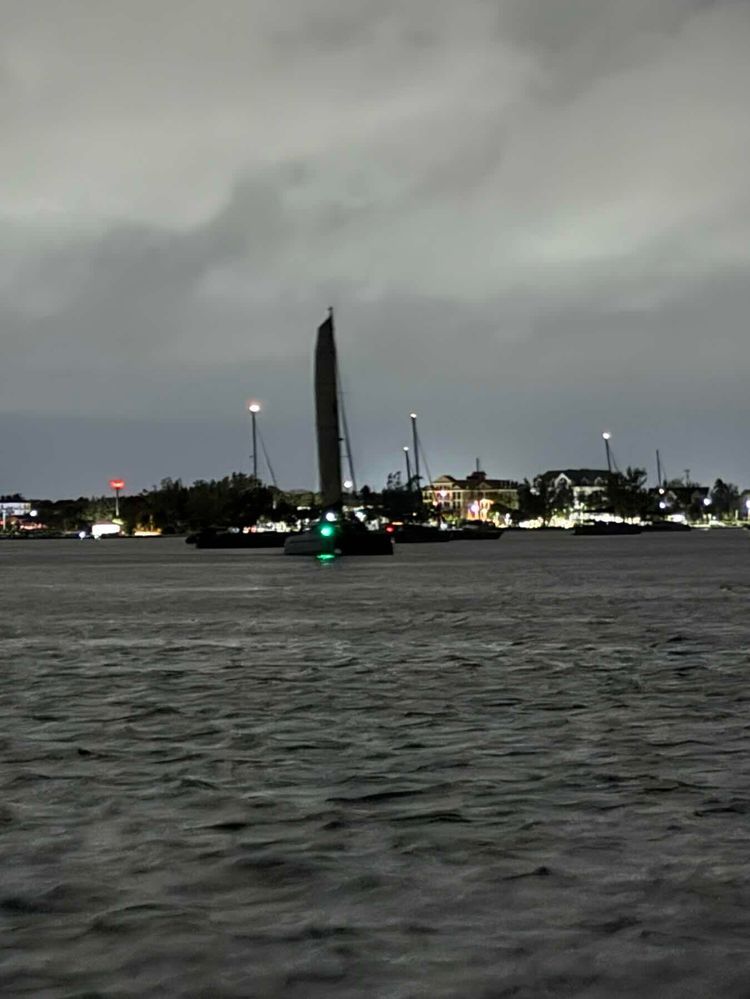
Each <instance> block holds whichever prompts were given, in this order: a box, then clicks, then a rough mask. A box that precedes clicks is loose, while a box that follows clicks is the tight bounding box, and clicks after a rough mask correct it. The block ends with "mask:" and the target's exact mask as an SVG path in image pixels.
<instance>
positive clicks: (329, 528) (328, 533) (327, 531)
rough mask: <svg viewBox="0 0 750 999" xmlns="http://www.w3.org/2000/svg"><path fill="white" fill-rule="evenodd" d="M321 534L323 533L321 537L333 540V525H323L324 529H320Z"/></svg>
mask: <svg viewBox="0 0 750 999" xmlns="http://www.w3.org/2000/svg"><path fill="white" fill-rule="evenodd" d="M320 533H321V535H322V536H323V537H324V538H332V537H333V525H332V524H323V525H322V527H321V528H320Z"/></svg>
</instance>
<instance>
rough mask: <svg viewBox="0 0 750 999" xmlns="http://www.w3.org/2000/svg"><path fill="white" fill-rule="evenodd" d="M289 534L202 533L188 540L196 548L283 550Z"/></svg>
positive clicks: (261, 532) (271, 532)
mask: <svg viewBox="0 0 750 999" xmlns="http://www.w3.org/2000/svg"><path fill="white" fill-rule="evenodd" d="M288 537H289V535H288V534H284V533H281V532H280V531H258V532H252V533H248V534H242V533H240V532H239V531H237V532H235V531H201V532H200V533H199V534H195V535H190V537H188V538H187V539H186V541H187V543H188V544H194V545H195V547H196V548H281V547H282V546H283V544H284V542H285V540H286V539H287V538H288Z"/></svg>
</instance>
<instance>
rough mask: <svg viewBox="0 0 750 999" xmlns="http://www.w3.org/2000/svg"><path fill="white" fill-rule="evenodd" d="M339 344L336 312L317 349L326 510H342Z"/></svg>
mask: <svg viewBox="0 0 750 999" xmlns="http://www.w3.org/2000/svg"><path fill="white" fill-rule="evenodd" d="M336 367H337V366H336V344H335V341H334V338H333V309H330V310H329V313H328V317H327V318H326V319H325V321H324V322H323V323H322V324H321V325H320V326H319V327H318V339H317V343H316V345H315V428H316V433H317V438H318V472H319V475H320V492H321V494H322V503H323V510H324V512H325V511H328V510H340V509H341V506H342V490H341V440H340V431H339V406H338V383H337V378H336Z"/></svg>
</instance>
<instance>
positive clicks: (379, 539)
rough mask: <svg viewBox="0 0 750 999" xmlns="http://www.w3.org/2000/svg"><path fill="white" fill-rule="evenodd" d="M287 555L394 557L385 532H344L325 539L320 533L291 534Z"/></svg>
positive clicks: (285, 550) (286, 542)
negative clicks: (335, 536)
mask: <svg viewBox="0 0 750 999" xmlns="http://www.w3.org/2000/svg"><path fill="white" fill-rule="evenodd" d="M284 554H285V555H348V556H352V555H393V541H392V540H391V538H390V535H388V534H386V533H385V532H384V531H346V530H345V531H342V532H341V533H340V534H339V536H338V537H337V538H335V539H333V538H323V537H321V535H320V534H319V532H318V531H302V532H301V533H300V534H290V535H289V537H288V538H287V539H286V541H285V542H284Z"/></svg>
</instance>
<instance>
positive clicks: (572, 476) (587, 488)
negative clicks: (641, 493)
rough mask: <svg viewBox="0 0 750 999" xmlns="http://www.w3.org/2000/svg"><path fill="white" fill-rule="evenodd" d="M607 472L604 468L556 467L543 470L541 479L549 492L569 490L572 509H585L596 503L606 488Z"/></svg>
mask: <svg viewBox="0 0 750 999" xmlns="http://www.w3.org/2000/svg"><path fill="white" fill-rule="evenodd" d="M608 476H609V472H608V471H607V469H606V468H604V469H602V468H557V469H550V470H549V471H547V472H543V473H542V475H540V476H539V478H541V479H543V480H544V481H545V483H546V484H547V487H548V488H549V489H550V491H551V492H554V493H558V494H559V493H562V492H567V491H569V492H570V495H571V496H572V497H573V505H572V506H573V509H575V510H585V509H590V508H591V507H592V505H596V501H597V500H598V499H599V498H600V497H603V495H604V493H605V492H606V490H607V482H608Z"/></svg>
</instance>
